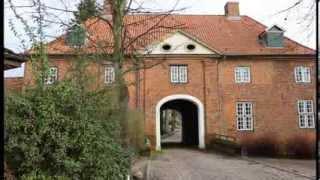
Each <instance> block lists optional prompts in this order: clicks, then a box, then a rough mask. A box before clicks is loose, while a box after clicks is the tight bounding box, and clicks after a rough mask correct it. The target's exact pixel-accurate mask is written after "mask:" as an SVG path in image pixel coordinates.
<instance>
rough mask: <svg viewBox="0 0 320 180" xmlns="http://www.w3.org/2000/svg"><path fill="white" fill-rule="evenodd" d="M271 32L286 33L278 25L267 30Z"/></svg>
mask: <svg viewBox="0 0 320 180" xmlns="http://www.w3.org/2000/svg"><path fill="white" fill-rule="evenodd" d="M267 31H269V32H284V29H283V28H281V27H279V26H278V25H273V26H271V27H270V28H269V29H267Z"/></svg>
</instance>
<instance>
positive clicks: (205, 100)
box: [198, 61, 208, 143]
mask: <svg viewBox="0 0 320 180" xmlns="http://www.w3.org/2000/svg"><path fill="white" fill-rule="evenodd" d="M201 62H202V73H203V74H202V77H203V106H204V107H203V108H204V114H203V116H204V129H205V131H204V132H205V134H204V138H205V139H206V134H207V132H208V131H207V118H206V117H207V93H206V90H207V82H206V64H205V63H206V62H205V61H201ZM198 113H199V112H198ZM204 143H205V142H204Z"/></svg>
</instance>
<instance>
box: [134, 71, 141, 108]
mask: <svg viewBox="0 0 320 180" xmlns="http://www.w3.org/2000/svg"><path fill="white" fill-rule="evenodd" d="M135 75H136V78H135V79H136V83H135V84H136V109H139V108H140V70H139V69H138V68H137V67H136V70H135Z"/></svg>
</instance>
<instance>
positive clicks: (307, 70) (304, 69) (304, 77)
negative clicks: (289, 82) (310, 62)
mask: <svg viewBox="0 0 320 180" xmlns="http://www.w3.org/2000/svg"><path fill="white" fill-rule="evenodd" d="M298 72H300V73H301V79H300V80H299V79H298V75H299V74H298ZM306 73H307V74H306ZM294 77H295V80H296V83H311V69H310V67H306V66H296V67H295V68H294Z"/></svg>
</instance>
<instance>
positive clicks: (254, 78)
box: [25, 57, 316, 145]
mask: <svg viewBox="0 0 320 180" xmlns="http://www.w3.org/2000/svg"><path fill="white" fill-rule="evenodd" d="M159 61H161V60H159V59H158V60H157V59H146V60H145V65H146V66H148V65H150V64H153V63H157V62H159ZM71 62H72V61H71V60H64V59H55V60H52V65H55V66H58V68H59V75H58V76H59V79H62V78H63V77H64V76H65V75H66V73H67V72H69V70H68V68H70V64H71ZM170 64H187V65H188V83H187V84H178V85H176V84H171V83H170V73H169V65H170ZM298 65H304V66H309V67H311V69H312V83H310V84H296V83H295V80H294V67H295V66H298ZM236 66H249V67H250V69H251V83H249V84H236V83H235V82H234V68H235V67H236ZM103 67H104V66H103V64H100V65H99V64H94V63H92V64H91V65H90V70H89V71H90V72H92V75H93V76H95V77H97V79H96V80H97V81H96V82H97V83H96V85H97V86H101V85H102V86H103V85H104V84H103V76H104V70H103ZM26 68H27V70H26V77H25V84H26V85H28V84H30V80H31V79H32V74H31V71H30V67H29V65H27V66H26ZM315 77H316V75H315V61H312V60H299V59H274V60H272V59H266V58H255V59H244V58H232V59H214V58H204V57H203V58H201V57H198V58H194V57H184V58H170V59H168V60H166V61H164V62H162V63H161V64H160V65H157V66H154V67H152V68H150V69H142V70H140V71H139V73H138V74H136V73H130V74H128V75H127V76H126V79H127V81H128V82H130V86H129V97H130V100H129V107H130V108H133V109H134V108H140V109H141V110H142V111H144V112H145V133H146V135H147V136H148V137H149V138H150V140H151V143H152V144H153V145H155V136H156V135H155V132H156V130H155V129H156V127H155V123H156V121H155V119H156V117H155V106H156V104H157V103H158V102H159V101H160V100H161V99H162V98H164V97H166V96H169V95H173V94H188V95H191V96H194V97H196V98H198V99H199V100H200V101H201V102H202V103H203V104H204V106H205V123H206V127H205V132H206V138H205V140H206V143H210V141H211V139H212V138H213V137H214V135H215V134H221V135H226V136H232V137H235V138H236V140H237V142H239V143H243V142H245V141H246V140H248V139H252V138H253V139H254V138H260V137H265V136H269V137H271V138H276V140H277V143H280V144H286V143H287V142H288V141H292V138H293V137H296V136H302V137H303V138H305V139H306V140H307V141H310V142H314V141H315V130H314V129H300V128H299V125H298V115H297V100H301V99H312V100H313V101H314V103H315V97H316V92H315V90H316V85H315ZM137 78H139V79H140V81H139V82H140V84H139V88H138V89H137V88H136V85H135V84H134V83H132V82H135V81H136V79H137ZM237 101H251V102H253V114H254V130H253V131H237V128H236V118H235V117H236V114H235V112H236V111H235V109H236V108H235V104H236V102H237Z"/></svg>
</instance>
